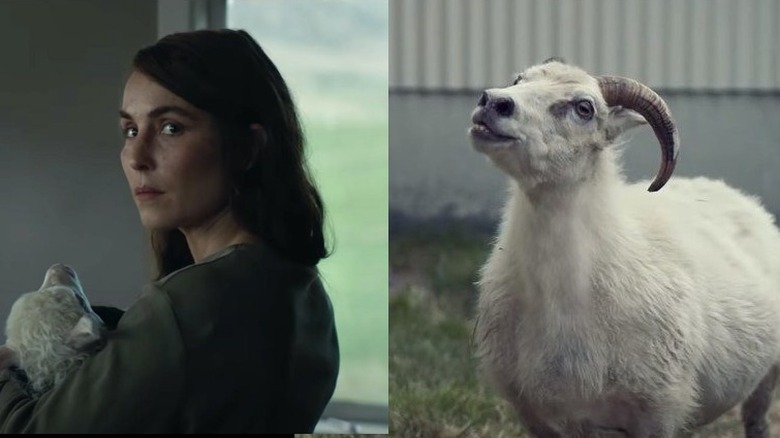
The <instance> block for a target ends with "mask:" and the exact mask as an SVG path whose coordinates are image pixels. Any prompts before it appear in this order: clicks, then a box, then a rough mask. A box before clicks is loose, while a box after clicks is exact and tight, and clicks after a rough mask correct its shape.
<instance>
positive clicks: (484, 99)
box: [477, 91, 488, 106]
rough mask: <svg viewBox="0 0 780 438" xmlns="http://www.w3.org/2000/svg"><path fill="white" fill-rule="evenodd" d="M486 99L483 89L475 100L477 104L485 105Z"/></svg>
mask: <svg viewBox="0 0 780 438" xmlns="http://www.w3.org/2000/svg"><path fill="white" fill-rule="evenodd" d="M487 101H488V96H487V93H485V92H484V91H483V92H482V96H479V102H477V106H485V105H486V104H487Z"/></svg>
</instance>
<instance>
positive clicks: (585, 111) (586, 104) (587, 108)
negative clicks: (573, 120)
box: [574, 100, 593, 119]
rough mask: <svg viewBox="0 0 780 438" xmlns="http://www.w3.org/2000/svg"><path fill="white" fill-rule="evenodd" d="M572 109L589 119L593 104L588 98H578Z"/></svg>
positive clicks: (591, 114)
mask: <svg viewBox="0 0 780 438" xmlns="http://www.w3.org/2000/svg"><path fill="white" fill-rule="evenodd" d="M574 109H575V110H576V111H577V115H579V116H580V117H582V118H583V119H590V118H591V117H593V104H592V103H590V101H589V100H580V101H578V102H577V103H575V104H574Z"/></svg>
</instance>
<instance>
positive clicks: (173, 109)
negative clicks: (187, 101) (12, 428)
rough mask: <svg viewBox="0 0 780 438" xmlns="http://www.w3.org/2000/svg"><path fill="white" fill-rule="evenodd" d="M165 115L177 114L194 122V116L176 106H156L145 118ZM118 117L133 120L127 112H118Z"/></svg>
mask: <svg viewBox="0 0 780 438" xmlns="http://www.w3.org/2000/svg"><path fill="white" fill-rule="evenodd" d="M166 113H174V114H178V115H180V116H183V117H186V118H188V119H190V120H195V116H194V115H192V113H191V112H189V111H187V110H186V109H184V108H182V107H180V106H176V105H164V106H158V107H157V108H155V109H153V110H151V111H149V113H148V114H147V116H148V117H149V118H155V117H160V116H161V115H163V114H166ZM119 116H120V117H122V118H123V119H128V120H133V117H132V116H131V115H130V114H128V113H127V111H125V110H119Z"/></svg>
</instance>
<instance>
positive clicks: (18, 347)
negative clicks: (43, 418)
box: [0, 264, 106, 396]
mask: <svg viewBox="0 0 780 438" xmlns="http://www.w3.org/2000/svg"><path fill="white" fill-rule="evenodd" d="M5 330H6V343H5V345H3V346H0V369H4V368H9V367H14V368H18V369H20V370H21V371H23V372H24V376H25V377H26V379H27V382H26V385H25V388H26V389H27V390H28V392H29V394H30V395H32V396H39V395H40V394H41V393H43V392H45V391H46V390H48V389H50V388H51V387H53V386H54V385H57V384H58V383H59V382H61V381H62V380H63V379H64V378H65V376H67V375H68V373H69V372H70V371H71V370H72V369H73V368H74V367H76V366H78V365H79V364H80V363H81V362H82V361H83V360H84V359H85V358H86V357H88V356H89V355H90V354H93V353H95V352H97V351H99V350H100V349H102V348H103V347H104V346H105V345H106V329H105V327H104V324H103V321H102V320H101V319H100V317H99V316H98V315H97V314H96V313H95V312H94V311H93V310H92V308H91V307H90V305H89V301H87V297H86V295H85V294H84V291H83V290H82V288H81V284H80V282H79V279H78V276H77V275H76V272H75V271H74V270H73V269H71V268H70V267H68V266H65V265H62V264H56V265H53V266H52V267H51V268H49V269H48V270H47V271H46V276H45V278H44V281H43V285H42V286H41V288H40V289H39V290H37V291H34V292H28V293H26V294H24V295H22V296H21V297H19V298H18V299H17V300H16V302H14V304H13V306H12V307H11V312H10V313H9V315H8V319H7V322H6V329H5Z"/></svg>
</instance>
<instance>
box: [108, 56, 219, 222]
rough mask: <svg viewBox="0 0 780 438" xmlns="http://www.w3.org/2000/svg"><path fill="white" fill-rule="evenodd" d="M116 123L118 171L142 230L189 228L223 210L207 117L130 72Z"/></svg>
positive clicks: (213, 139)
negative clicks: (119, 134)
mask: <svg viewBox="0 0 780 438" xmlns="http://www.w3.org/2000/svg"><path fill="white" fill-rule="evenodd" d="M120 124H121V129H122V132H123V134H124V147H123V148H122V153H121V160H122V169H123V170H124V172H125V176H126V177H127V182H128V183H129V184H130V191H131V193H132V195H133V199H134V200H135V203H136V205H137V206H138V212H139V213H140V216H141V222H142V223H143V225H144V226H145V227H146V228H149V229H173V228H180V229H188V228H194V227H198V226H200V225H203V224H204V223H206V222H208V221H209V220H210V219H212V218H214V217H215V216H216V215H217V214H218V213H220V212H221V211H222V210H223V209H224V208H226V206H227V202H228V187H227V178H226V175H225V174H224V171H223V170H222V167H221V166H220V162H221V158H220V153H219V148H218V138H219V136H218V134H217V130H216V127H215V123H214V120H213V118H212V117H211V116H210V115H209V114H208V113H206V112H204V111H202V110H200V109H198V108H196V107H194V106H193V105H191V104H190V103H188V102H187V101H185V100H184V99H182V98H181V97H179V96H177V95H175V94H173V93H172V92H170V91H168V89H166V88H164V87H162V86H161V85H159V84H158V83H156V82H155V81H153V80H152V79H151V78H150V77H148V76H146V75H144V74H143V73H140V72H138V71H134V72H133V73H132V74H131V75H130V78H129V79H128V80H127V84H126V85H125V91H124V97H123V99H122V109H121V110H120Z"/></svg>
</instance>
